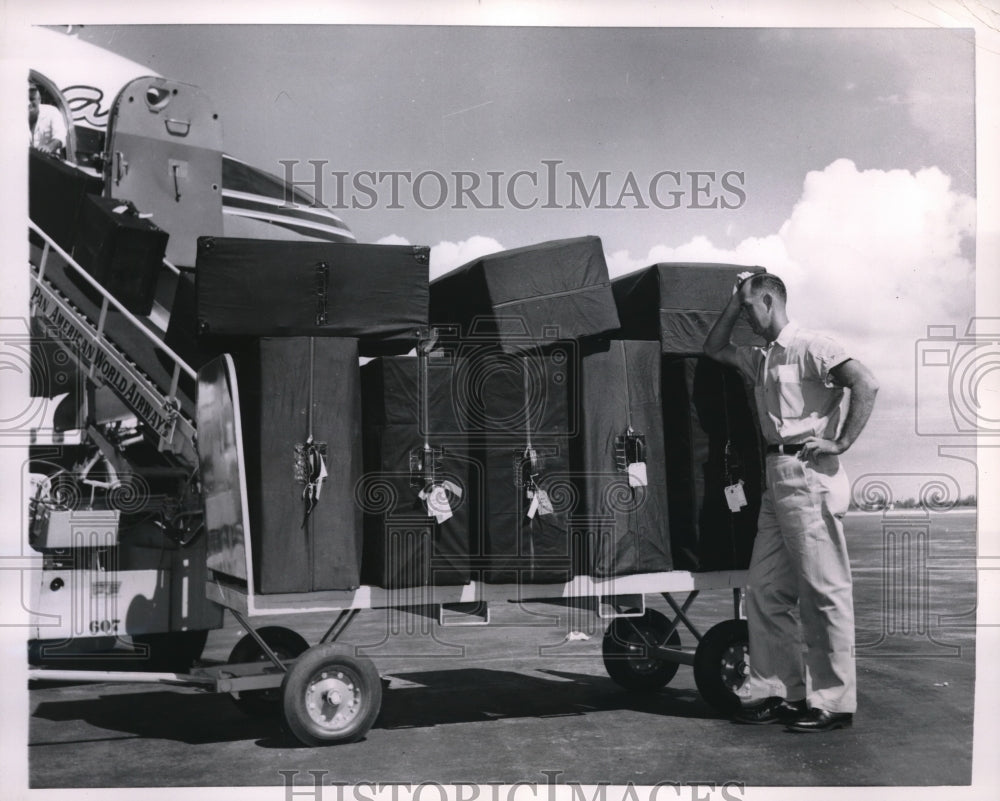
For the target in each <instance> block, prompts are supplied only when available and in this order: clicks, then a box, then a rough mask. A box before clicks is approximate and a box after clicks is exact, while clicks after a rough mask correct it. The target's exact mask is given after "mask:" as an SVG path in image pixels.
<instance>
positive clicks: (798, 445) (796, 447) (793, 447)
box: [764, 442, 805, 455]
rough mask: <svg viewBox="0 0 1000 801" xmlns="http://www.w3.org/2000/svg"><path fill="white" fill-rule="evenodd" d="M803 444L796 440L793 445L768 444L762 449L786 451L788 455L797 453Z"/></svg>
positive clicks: (775, 451) (772, 451)
mask: <svg viewBox="0 0 1000 801" xmlns="http://www.w3.org/2000/svg"><path fill="white" fill-rule="evenodd" d="M804 447H805V445H804V444H803V443H801V442H797V443H795V444H794V445H768V446H767V448H765V449H764V450H765V451H766V452H767V453H787V454H789V455H791V454H794V453H798V452H799V451H800V450H802V449H803V448H804Z"/></svg>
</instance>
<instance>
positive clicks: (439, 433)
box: [359, 356, 478, 588]
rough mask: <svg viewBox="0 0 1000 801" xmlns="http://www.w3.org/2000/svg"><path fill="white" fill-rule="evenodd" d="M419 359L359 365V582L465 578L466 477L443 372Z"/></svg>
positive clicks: (395, 584)
mask: <svg viewBox="0 0 1000 801" xmlns="http://www.w3.org/2000/svg"><path fill="white" fill-rule="evenodd" d="M422 361H423V360H422V359H421V358H418V357H416V356H390V357H383V358H380V359H375V360H374V361H371V362H369V363H368V364H366V365H364V367H362V368H361V381H362V399H363V409H364V412H363V421H364V456H365V476H364V479H363V482H362V485H361V487H362V490H361V492H360V493H359V496H360V498H359V499H360V501H361V504H362V506H363V507H364V510H365V542H364V558H363V563H362V577H363V580H364V582H365V583H366V584H375V585H378V586H381V587H389V588H393V587H411V586H426V585H446V584H465V583H467V582H468V581H469V578H470V566H469V545H470V539H471V537H472V536H473V535H472V531H471V528H470V526H471V524H472V522H473V520H472V516H471V515H470V508H471V506H472V503H473V501H472V494H473V492H474V490H473V487H472V484H473V483H474V482H473V481H471V480H470V462H469V456H468V449H467V446H466V444H465V439H464V437H463V436H461V434H460V433H459V432H458V421H457V420H456V418H455V415H454V405H453V404H452V402H451V399H450V393H451V380H450V379H451V371H450V370H448V369H445V370H441V369H437V368H432V367H430V366H427V367H426V373H425V374H424V375H422V369H423V368H422V364H421V363H422ZM428 361H435V360H434V359H429V360H428ZM425 446H429V448H430V450H429V451H428V450H426V449H425ZM477 489H478V488H477Z"/></svg>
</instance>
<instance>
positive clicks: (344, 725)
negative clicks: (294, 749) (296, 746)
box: [281, 643, 382, 745]
mask: <svg viewBox="0 0 1000 801" xmlns="http://www.w3.org/2000/svg"><path fill="white" fill-rule="evenodd" d="M281 707H282V712H283V714H284V721H285V726H286V727H287V728H288V730H289V731H290V732H291V733H292V735H294V736H295V738H296V739H297V740H299V741H300V742H301V743H303V744H305V745H331V744H333V743H351V742H354V741H356V740H360V739H361V738H362V737H364V736H365V734H366V733H367V732H368V730H369V729H370V728H371V727H372V724H373V723H375V719H376V718H377V717H378V713H379V710H380V709H381V708H382V680H381V679H380V678H379V675H378V670H376V669H375V665H374V663H373V662H372V661H371V660H370V659H369V658H367V657H364V656H362V657H359V656H355V655H354V651H353V649H352V648H350V647H349V646H346V645H341V644H339V643H324V644H322V645H317V646H314V647H312V648H310V649H309V650H308V651H306V652H305V653H304V654H303V655H302V656H300V657H299V658H298V659H297V660H295V663H294V664H293V665H292V666H291V668H289V670H288V672H287V673H286V674H285V680H284V681H283V682H282V683H281Z"/></svg>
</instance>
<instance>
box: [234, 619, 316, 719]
mask: <svg viewBox="0 0 1000 801" xmlns="http://www.w3.org/2000/svg"><path fill="white" fill-rule="evenodd" d="M257 633H258V634H259V635H260V636H261V638H262V639H263V640H264V642H266V643H267V645H268V647H269V648H270V649H271V650H272V651H274V653H275V654H277V656H278V657H279V658H280V659H295V658H296V657H297V656H298V655H299V654H301V653H303V652H305V651H306V650H307V649H308V648H309V643H307V642H306V641H305V639H303V638H302V636H301V635H300V634H297V633H296V632H294V631H292V630H291V629H286V628H285V627H283V626H264V627H262V628H260V629H257ZM243 662H266V663H267V664H269V665H270V664H271V660H270V659H268V658H267V654H265V653H264V651H263V650H262V649H261V647H260V645H259V644H258V643H257V641H256V640H255V639H254V638H253V636H252V635H250V634H246V635H244V637H243V638H242V639H241V640H240V641H239V642H238V643H236V645H235V647H234V648H233V650H232V653H230V654H229V664H230V665H235V664H240V663H243ZM229 695H230V697H231V698H232V699H233V703H235V704H236V706H238V707H239V708H240V710H241V711H242V712H243V713H244V714H247V715H250V716H251V717H265V718H266V717H275V716H277V714H278V712H279V710H280V708H281V703H280V702H281V693H280V692H279V691H278V688H277V687H275V688H273V689H268V690H244V691H243V692H233V693H230V694H229Z"/></svg>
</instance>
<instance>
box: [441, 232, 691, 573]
mask: <svg viewBox="0 0 1000 801" xmlns="http://www.w3.org/2000/svg"><path fill="white" fill-rule="evenodd" d="M431 320H432V323H433V324H434V325H435V326H437V327H438V328H439V330H440V331H441V332H442V333H443V336H444V337H445V339H444V341H443V343H442V348H443V350H444V351H445V352H446V353H448V355H449V356H450V361H451V363H452V364H453V365H454V372H453V379H452V381H453V392H452V396H453V398H454V402H455V404H456V410H455V415H456V418H457V419H458V421H459V424H460V427H461V428H462V429H463V430H464V431H465V432H466V434H467V436H468V438H469V449H470V454H471V455H472V457H473V462H474V463H475V464H476V465H478V466H481V468H482V474H483V477H484V481H485V483H484V487H483V491H482V493H480V494H477V495H476V498H475V507H474V509H475V511H476V512H477V514H475V516H474V522H475V523H477V524H478V536H474V539H473V543H474V545H473V563H474V565H476V566H478V570H477V571H474V572H475V573H476V575H478V576H481V577H482V578H483V579H484V580H485V581H487V582H498V583H538V582H560V581H566V580H568V579H570V578H572V577H573V576H574V575H577V574H587V575H598V576H611V575H624V574H628V573H635V572H648V571H660V570H669V569H671V561H670V547H669V539H668V537H667V530H666V513H665V510H666V490H665V481H664V463H663V442H662V422H661V416H660V415H659V413H658V408H659V406H658V403H657V398H658V393H659V386H658V368H659V362H658V349H656V348H655V347H653V348H650V347H649V344H648V343H632V342H629V343H611V344H609V343H608V342H607V341H602V340H601V338H602V337H607V336H608V335H609V334H612V333H614V332H615V331H617V330H618V328H619V326H620V323H619V319H618V314H617V311H616V308H615V304H614V295H613V293H612V291H611V284H610V281H609V278H608V273H607V265H606V263H605V260H604V252H603V249H602V246H601V241H600V239H598V238H597V237H581V238H577V239H568V240H558V241H554V242H546V243H543V244H540V245H536V246H532V247H527V248H519V249H516V250H510V251H505V252H503V253H498V254H494V255H491V256H486V257H484V258H481V259H477V260H476V261H473V262H471V263H470V264H467V265H465V266H464V267H462V268H460V269H458V270H456V271H455V272H453V273H451V274H449V275H447V276H445V277H444V278H442V279H440V280H438V281H437V282H435V283H434V284H432V285H431ZM449 335H450V338H449ZM654 355H655V356H656V357H657V358H653V356H654ZM651 368H655V375H653V374H651V373H650V369H651ZM651 378H652V380H651ZM651 410H654V411H656V412H657V413H651ZM650 476H652V481H650Z"/></svg>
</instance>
